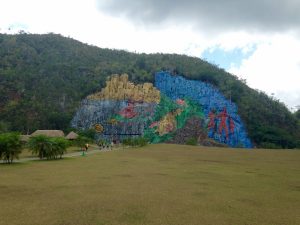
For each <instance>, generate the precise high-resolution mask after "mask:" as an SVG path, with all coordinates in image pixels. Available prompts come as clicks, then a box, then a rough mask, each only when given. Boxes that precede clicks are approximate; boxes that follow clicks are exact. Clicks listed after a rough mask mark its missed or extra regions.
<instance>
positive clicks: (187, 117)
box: [71, 72, 252, 148]
mask: <svg viewBox="0 0 300 225" xmlns="http://www.w3.org/2000/svg"><path fill="white" fill-rule="evenodd" d="M71 125H72V126H73V127H75V128H78V129H89V128H94V129H95V130H96V131H97V134H98V135H97V136H98V137H97V138H99V139H101V138H103V139H108V140H122V139H124V138H134V137H138V136H144V137H146V138H147V139H148V140H149V141H150V142H152V143H159V142H169V143H182V144H183V143H185V142H186V141H188V140H189V139H191V138H194V139H196V140H197V141H198V142H199V143H201V144H206V145H216V144H217V143H220V144H223V145H229V146H232V147H246V148H250V147H252V145H251V142H250V140H249V138H248V137H247V133H246V130H245V127H244V125H243V123H242V121H241V119H240V117H239V116H238V114H237V107H236V105H235V104H234V103H232V102H230V101H228V100H227V99H225V97H224V96H223V95H222V94H221V93H220V92H219V91H218V90H217V89H216V88H214V87H213V86H212V85H210V84H207V83H204V82H201V81H194V80H188V79H185V78H183V77H182V76H174V75H171V74H170V73H168V72H159V73H156V74H155V83H154V86H153V84H151V83H144V84H137V85H136V84H133V83H132V82H130V81H129V80H128V75H126V74H123V75H120V76H119V75H113V76H111V78H110V80H107V82H106V87H104V88H103V89H102V90H101V91H100V92H98V93H95V94H92V95H90V96H88V97H87V98H86V99H85V100H83V101H82V103H81V106H80V108H79V109H78V111H77V112H76V114H75V116H74V118H73V120H72V122H71Z"/></svg>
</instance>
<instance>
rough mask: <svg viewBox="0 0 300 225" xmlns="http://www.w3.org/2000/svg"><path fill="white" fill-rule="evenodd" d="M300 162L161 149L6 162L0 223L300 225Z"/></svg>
mask: <svg viewBox="0 0 300 225" xmlns="http://www.w3.org/2000/svg"><path fill="white" fill-rule="evenodd" d="M299 161H300V151H295V150H294V151H293V150H273V151H270V150H251V151H246V150H239V149H229V148H204V147H198V146H183V145H181V146H180V145H166V144H157V145H148V146H146V147H144V148H143V150H142V151H141V150H140V149H139V148H132V149H128V150H126V151H121V150H119V151H118V150H116V151H109V152H101V151H99V153H97V154H93V155H88V156H87V157H76V158H72V159H67V160H56V161H44V162H43V163H41V162H27V163H18V164H14V165H13V166H5V165H0V171H1V172H0V180H1V184H0V190H1V191H0V199H1V201H0V208H1V211H0V218H1V219H0V225H7V224H10V225H40V224H47V225H57V224H64V225H71V224H72V225H73V224H76V225H86V224H93V225H104V224H107V225H108V224H109V225H134V224H147V225H157V224H165V225H169V224H170V225H182V224H201V225H211V224H217V225H228V224H251V225H261V224H272V225H273V224H274V225H282V224H284V225H295V224H300V217H299V208H300V180H299V177H300V165H299ZM21 212H22V213H21Z"/></svg>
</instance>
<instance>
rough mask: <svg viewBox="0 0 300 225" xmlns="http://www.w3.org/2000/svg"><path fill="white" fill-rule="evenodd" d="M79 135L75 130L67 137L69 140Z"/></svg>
mask: <svg viewBox="0 0 300 225" xmlns="http://www.w3.org/2000/svg"><path fill="white" fill-rule="evenodd" d="M77 137H78V134H76V133H75V132H73V131H71V132H70V133H69V134H68V135H67V136H66V139H68V140H74V139H76V138H77Z"/></svg>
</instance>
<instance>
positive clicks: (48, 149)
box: [28, 135, 69, 159]
mask: <svg viewBox="0 0 300 225" xmlns="http://www.w3.org/2000/svg"><path fill="white" fill-rule="evenodd" d="M68 146H69V142H68V141H67V140H66V139H65V138H63V137H55V138H50V137H47V136H44V135H38V136H35V137H31V138H30V139H29V142H28V147H29V149H31V150H32V154H34V155H37V156H38V157H39V158H40V159H44V158H46V159H57V158H62V156H63V154H64V153H65V152H66V149H67V147H68Z"/></svg>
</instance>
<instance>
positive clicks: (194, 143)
mask: <svg viewBox="0 0 300 225" xmlns="http://www.w3.org/2000/svg"><path fill="white" fill-rule="evenodd" d="M186 144H187V145H197V144H198V141H197V139H196V138H190V139H188V140H187V141H186Z"/></svg>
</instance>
